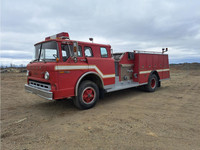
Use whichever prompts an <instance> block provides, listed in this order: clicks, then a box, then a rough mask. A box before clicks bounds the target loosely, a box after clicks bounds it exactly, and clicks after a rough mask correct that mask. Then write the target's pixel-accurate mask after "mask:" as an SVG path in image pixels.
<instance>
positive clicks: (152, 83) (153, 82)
mask: <svg viewBox="0 0 200 150" xmlns="http://www.w3.org/2000/svg"><path fill="white" fill-rule="evenodd" d="M155 87H156V79H155V78H153V79H152V80H151V88H152V89H154V88H155Z"/></svg>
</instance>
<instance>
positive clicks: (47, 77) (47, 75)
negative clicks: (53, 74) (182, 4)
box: [44, 71, 49, 80]
mask: <svg viewBox="0 0 200 150" xmlns="http://www.w3.org/2000/svg"><path fill="white" fill-rule="evenodd" d="M44 78H45V79H46V80H48V79H49V73H48V72H47V71H46V72H45V74H44Z"/></svg>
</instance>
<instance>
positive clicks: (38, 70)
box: [27, 62, 57, 79]
mask: <svg viewBox="0 0 200 150" xmlns="http://www.w3.org/2000/svg"><path fill="white" fill-rule="evenodd" d="M56 65H57V63H55V62H48V63H44V62H33V63H29V64H28V65H27V70H29V74H30V76H29V77H33V78H40V79H44V74H45V72H46V71H48V72H49V73H51V72H53V71H54V70H55V66H56Z"/></svg>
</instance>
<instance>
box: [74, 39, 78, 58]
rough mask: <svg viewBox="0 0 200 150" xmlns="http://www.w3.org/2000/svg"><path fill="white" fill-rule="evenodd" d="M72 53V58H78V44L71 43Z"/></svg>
mask: <svg viewBox="0 0 200 150" xmlns="http://www.w3.org/2000/svg"><path fill="white" fill-rule="evenodd" d="M73 51H74V57H77V56H78V42H77V41H73Z"/></svg>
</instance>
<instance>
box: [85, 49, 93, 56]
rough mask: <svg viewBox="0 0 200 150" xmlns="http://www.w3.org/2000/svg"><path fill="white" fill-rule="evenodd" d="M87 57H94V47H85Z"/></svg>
mask: <svg viewBox="0 0 200 150" xmlns="http://www.w3.org/2000/svg"><path fill="white" fill-rule="evenodd" d="M84 51H85V57H93V53H92V49H91V48H90V47H85V48H84Z"/></svg>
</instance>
